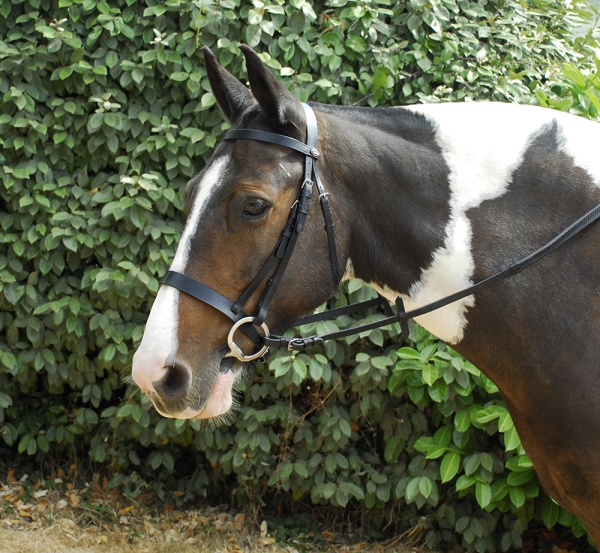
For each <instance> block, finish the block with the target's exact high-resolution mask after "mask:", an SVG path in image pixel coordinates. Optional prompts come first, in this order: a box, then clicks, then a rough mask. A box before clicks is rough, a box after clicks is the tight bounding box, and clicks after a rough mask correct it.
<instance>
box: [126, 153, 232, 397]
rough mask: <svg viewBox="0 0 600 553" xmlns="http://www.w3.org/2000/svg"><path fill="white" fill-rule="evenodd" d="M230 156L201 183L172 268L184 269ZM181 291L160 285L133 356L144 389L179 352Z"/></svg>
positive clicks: (218, 162)
mask: <svg viewBox="0 0 600 553" xmlns="http://www.w3.org/2000/svg"><path fill="white" fill-rule="evenodd" d="M228 162H229V156H225V157H222V158H219V159H218V160H216V161H215V162H214V163H213V164H212V165H211V166H210V167H209V168H208V169H207V171H206V173H205V174H204V176H203V177H202V181H201V182H200V183H199V184H198V187H199V190H198V192H197V194H196V197H195V198H194V204H193V206H192V209H191V210H190V214H189V216H188V219H187V221H186V224H185V228H184V230H183V235H182V236H181V240H180V242H179V246H178V247H177V252H176V253H175V259H174V260H173V263H172V265H171V270H172V271H177V272H185V268H186V265H187V261H188V258H189V253H190V248H191V244H192V240H193V237H194V236H195V234H196V232H197V231H198V227H199V225H200V220H201V218H202V215H203V214H204V212H205V210H206V206H207V205H208V202H209V200H210V198H211V196H212V195H213V193H214V191H215V190H216V189H217V188H218V186H219V185H220V184H221V182H222V177H223V172H224V170H225V167H226V166H227V163H228ZM178 303H179V290H177V289H175V288H173V287H172V286H161V287H160V289H159V291H158V294H157V296H156V299H155V300H154V305H153V306H152V310H151V311H150V316H149V317H148V322H147V323H146V329H145V330H144V336H143V338H142V343H141V344H140V347H139V348H138V350H137V351H136V352H135V355H134V356H133V367H132V371H131V376H132V377H133V380H134V381H135V383H136V384H137V385H138V386H139V387H140V388H141V389H142V390H144V391H149V390H152V389H153V385H152V383H153V382H157V381H159V380H161V378H163V376H164V375H165V373H166V367H169V366H170V365H171V364H172V363H173V359H175V356H176V354H177V348H178V339H177V327H178V317H177V312H178Z"/></svg>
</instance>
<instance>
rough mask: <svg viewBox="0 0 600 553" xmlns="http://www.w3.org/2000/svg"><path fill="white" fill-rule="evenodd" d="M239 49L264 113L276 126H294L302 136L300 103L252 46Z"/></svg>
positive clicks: (302, 120) (251, 87)
mask: <svg viewBox="0 0 600 553" xmlns="http://www.w3.org/2000/svg"><path fill="white" fill-rule="evenodd" d="M240 49H241V50H242V52H243V53H244V56H245V58H246V67H247V69H248V80H249V81H250V89H251V90H252V94H254V97H255V98H256V99H257V100H258V103H259V104H260V107H261V108H262V109H263V112H264V113H265V115H266V116H267V117H268V118H269V119H271V120H272V121H273V123H274V124H275V125H277V126H280V127H283V128H289V127H290V126H293V127H296V128H297V129H298V131H299V132H300V133H301V135H302V136H304V132H305V129H306V116H305V115H304V110H303V109H302V104H300V102H299V101H298V100H297V99H296V98H295V97H294V95H293V94H292V93H291V92H290V91H289V90H287V88H285V87H284V86H283V85H282V84H281V83H280V82H279V81H278V80H277V79H276V78H275V75H273V73H271V72H270V71H269V70H268V69H267V67H266V65H265V64H264V63H263V62H262V60H261V59H260V58H259V57H258V54H257V53H256V52H255V51H254V50H253V49H252V48H250V47H249V46H246V45H245V44H243V45H242V46H240Z"/></svg>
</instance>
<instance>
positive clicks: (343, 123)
mask: <svg viewBox="0 0 600 553" xmlns="http://www.w3.org/2000/svg"><path fill="white" fill-rule="evenodd" d="M317 109H318V110H319V112H320V113H319V115H320V121H319V123H320V125H319V126H320V133H321V136H322V139H323V140H322V145H321V148H322V150H323V161H324V163H323V169H322V173H323V176H324V180H325V182H326V183H328V186H329V185H330V186H331V190H332V196H333V200H334V202H335V204H334V205H335V206H336V209H337V210H338V220H339V226H340V227H341V232H340V234H341V235H342V236H344V240H346V241H347V244H345V248H344V250H345V251H346V252H347V254H348V260H349V261H350V263H351V267H352V275H353V276H355V277H357V278H360V279H362V280H364V281H365V282H369V283H373V284H376V285H378V286H379V287H381V288H387V289H390V290H394V291H395V292H398V293H407V292H408V290H409V288H410V287H411V285H413V284H414V283H415V282H417V281H418V279H419V277H420V275H421V274H422V271H423V270H424V269H425V268H426V267H427V266H429V265H430V264H431V261H432V256H433V252H434V251H435V250H436V249H438V248H439V247H441V246H442V245H443V243H444V236H445V228H446V224H447V221H448V218H449V214H450V210H449V189H448V184H447V181H446V179H445V175H446V174H447V167H446V165H445V162H444V159H443V157H442V155H441V152H440V150H439V147H438V146H437V144H436V142H435V138H434V132H433V128H432V127H431V125H429V124H428V123H427V121H426V120H425V119H424V118H423V117H422V116H420V115H418V114H415V113H412V112H410V111H408V110H403V109H369V108H331V107H327V106H318V108H317Z"/></svg>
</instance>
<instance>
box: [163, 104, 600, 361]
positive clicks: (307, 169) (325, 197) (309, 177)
mask: <svg viewBox="0 0 600 553" xmlns="http://www.w3.org/2000/svg"><path fill="white" fill-rule="evenodd" d="M302 107H303V108H304V112H305V114H306V143H303V142H300V141H299V140H296V139H294V138H291V137H289V136H285V135H281V134H276V133H270V132H264V131H258V130H251V129H232V130H229V131H227V132H226V133H225V135H224V136H223V140H240V139H241V140H258V141H261V142H267V143H271V144H276V145H278V146H284V147H286V148H289V149H292V150H295V151H297V152H299V153H301V154H303V155H304V179H303V182H302V185H301V187H300V191H299V193H298V197H297V199H296V201H295V202H294V204H293V206H292V208H291V210H290V215H289V217H288V220H287V223H286V225H285V227H284V229H283V232H282V233H281V236H280V238H279V241H278V243H277V245H276V246H275V249H274V250H273V253H271V255H270V257H269V258H268V259H267V261H266V262H265V263H264V265H263V266H262V268H261V269H260V271H259V272H258V273H257V275H256V276H255V277H254V279H253V280H252V282H251V283H250V284H249V285H248V287H247V288H246V290H245V291H244V292H243V293H242V295H241V296H240V297H239V298H238V299H237V300H236V301H235V302H232V301H230V300H229V299H228V298H226V297H225V296H223V295H221V294H219V293H218V292H217V291H215V290H213V289H212V288H210V287H208V286H206V285H205V284H202V283H201V282H199V281H197V280H195V279H192V278H190V277H188V276H185V275H183V274H181V273H177V272H175V271H169V272H167V274H166V276H165V278H164V279H163V281H162V283H161V284H168V285H169V286H173V287H174V288H177V289H178V290H181V291H182V292H185V293H186V294H188V295H190V296H192V297H194V298H196V299H198V300H200V301H202V302H204V303H206V304H208V305H210V306H212V307H213V308H215V309H216V310H217V311H220V312H221V313H223V314H224V315H225V316H226V317H228V318H229V319H230V320H231V321H232V322H233V326H232V327H231V330H230V331H229V334H228V336H227V345H228V346H229V353H227V355H226V357H235V358H237V359H238V360H240V361H242V362H249V361H253V360H255V359H259V358H263V357H265V356H266V355H267V353H268V351H269V349H270V348H286V349H288V350H289V351H303V350H306V349H309V348H312V347H314V346H317V345H320V344H322V343H323V342H324V341H326V340H333V339H336V338H344V337H347V336H351V335H354V334H359V333H361V332H366V331H370V330H374V329H377V328H381V327H384V326H388V325H391V324H395V323H400V328H401V331H402V333H403V334H404V335H405V336H407V337H408V333H409V329H408V321H409V320H411V319H413V318H415V317H419V316H421V315H425V314H427V313H430V312H432V311H435V310H437V309H440V308H441V307H445V306H446V305H449V304H451V303H454V302H456V301H458V300H460V299H463V298H465V297H467V296H470V295H472V294H475V293H476V292H479V291H480V290H482V289H484V288H487V287H488V286H491V285H493V284H496V283H497V282H499V281H501V280H503V279H505V278H509V277H511V276H514V275H516V274H517V273H519V272H521V271H522V270H523V269H526V268H528V267H529V266H531V265H533V264H534V263H536V262H537V261H539V260H540V259H542V258H543V257H544V256H546V255H547V254H549V253H550V252H552V251H554V250H555V249H556V248H558V247H559V246H561V245H562V244H564V243H565V242H566V241H567V240H569V239H570V238H572V237H573V236H575V235H576V234H577V233H578V232H580V231H582V230H583V229H584V228H586V227H587V226H589V225H591V224H592V223H593V222H594V221H596V220H598V219H599V218H600V205H597V206H596V207H595V208H593V209H592V210H590V211H589V212H587V213H586V214H585V215H583V216H582V217H580V218H579V219H578V220H577V221H575V222H574V223H573V224H571V225H570V226H569V227H567V228H566V229H565V230H563V231H562V232H561V233H560V234H558V235H557V236H556V237H554V238H553V239H552V240H551V241H550V242H548V243H547V244H545V245H544V246H542V247H541V248H539V249H538V250H536V251H535V252H533V253H532V254H530V255H528V256H527V257H524V258H523V259H521V260H519V261H517V262H516V263H514V264H512V265H510V266H509V267H506V268H505V269H503V270H501V271H499V272H498V273H496V274H494V275H492V276H490V277H488V278H486V279H484V280H482V281H480V282H478V283H477V284H474V285H473V286H470V287H468V288H465V289H464V290H461V291H459V292H456V293H454V294H451V295H449V296H446V297H445V298H442V299H440V300H438V301H435V302H433V303H430V304H428V305H425V306H423V307H419V308H417V309H414V310H412V311H408V312H407V311H406V310H405V308H404V302H403V300H402V298H401V297H400V296H398V297H397V298H396V300H395V304H396V310H395V311H394V309H393V308H392V304H391V303H390V302H388V300H387V299H385V298H384V297H383V296H381V295H378V297H377V298H375V299H372V300H368V301H364V302H360V303H356V304H352V305H347V306H345V307H339V308H337V309H331V310H328V311H324V312H322V313H317V314H314V315H308V316H306V317H302V318H300V319H298V320H297V321H295V322H294V323H293V324H292V327H293V328H295V327H298V326H302V325H305V324H309V323H314V322H318V321H323V320H326V319H333V318H335V317H339V316H341V315H347V314H350V313H356V312H359V311H364V310H366V309H370V308H373V307H381V308H382V309H383V310H384V312H385V314H386V317H385V318H383V319H380V320H377V321H374V322H372V323H367V324H362V325H358V326H354V327H351V328H347V329H343V330H339V331H336V332H331V333H329V334H322V335H315V336H309V337H306V338H289V337H286V336H276V335H272V334H271V333H270V332H269V328H268V326H267V325H266V323H265V319H266V317H267V312H268V309H269V306H270V305H271V301H272V300H273V296H274V295H275V292H276V291H277V288H278V287H279V284H280V283H281V280H282V278H283V275H284V273H285V270H286V268H287V266H288V263H289V261H290V259H291V257H292V253H293V251H294V248H295V245H296V242H297V240H298V237H299V236H300V234H301V233H302V231H303V230H304V226H305V222H306V217H307V216H308V213H309V208H310V202H311V198H312V196H313V186H316V188H317V191H318V193H319V199H320V204H321V211H322V214H323V219H324V221H325V230H326V232H327V240H328V244H329V257H330V261H331V274H332V278H333V284H334V286H335V287H336V288H337V286H338V283H339V281H340V278H341V275H340V271H339V261H338V255H337V248H336V242H335V226H334V223H333V216H332V214H331V202H330V199H329V193H328V192H327V191H326V190H325V188H324V186H323V184H322V182H321V179H320V178H319V174H318V172H317V163H316V162H317V160H318V159H319V156H320V153H319V150H318V149H317V142H318V129H317V120H316V117H315V114H314V112H313V110H312V108H311V107H310V106H308V104H302ZM271 274H272V276H271V277H270V278H268V277H269V275H271ZM267 278H268V280H267V283H266V285H265V287H264V290H263V292H262V294H261V297H260V299H259V302H258V305H257V307H256V309H255V311H254V314H253V315H252V316H250V315H247V314H246V313H245V312H244V311H243V307H244V306H245V304H246V303H247V302H248V300H249V299H250V297H251V296H252V295H253V294H254V293H255V292H256V290H258V288H259V287H260V286H261V285H262V283H263V282H264V281H265V280H266V279H267ZM238 329H239V330H240V331H242V332H243V333H244V334H246V336H247V337H248V338H250V339H251V340H252V341H253V342H254V344H255V345H256V348H257V351H256V353H254V354H252V355H246V354H244V352H243V351H242V349H241V348H240V347H239V345H238V344H237V343H236V342H235V333H236V331H237V330H238ZM257 329H260V330H261V331H262V332H259V331H258V330H257Z"/></svg>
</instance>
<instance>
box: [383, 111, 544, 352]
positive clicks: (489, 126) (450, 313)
mask: <svg viewBox="0 0 600 553" xmlns="http://www.w3.org/2000/svg"><path fill="white" fill-rule="evenodd" d="M407 109H410V110H411V111H414V112H417V113H421V114H422V115H424V116H425V117H426V118H427V119H428V120H429V121H430V122H431V123H432V124H433V125H434V126H435V127H436V141H437V144H438V145H439V147H440V149H441V151H442V155H443V156H444V159H445V161H446V163H447V164H448V167H449V169H450V175H449V183H450V193H451V197H450V221H449V223H448V225H447V227H446V237H445V242H444V245H443V246H442V247H441V248H439V249H438V250H436V251H435V252H434V254H433V260H432V262H431V265H430V266H429V267H428V268H427V269H425V270H424V271H423V273H422V274H421V278H420V279H419V281H418V282H416V283H415V284H414V285H413V286H412V287H411V289H410V291H409V293H408V295H407V296H404V295H403V296H402V299H403V300H404V302H405V306H406V309H407V311H410V310H412V309H416V308H419V307H422V306H424V305H427V304H429V303H431V302H433V301H436V300H438V299H441V298H443V297H445V296H447V295H449V294H452V293H454V292H458V291H460V290H463V289H464V288H467V287H469V286H471V285H472V284H473V282H472V276H473V271H474V261H473V255H472V252H471V239H472V230H471V224H470V221H469V219H468V217H467V211H468V210H469V209H472V208H474V207H477V206H479V205H481V203H482V202H484V201H485V200H490V199H493V198H498V197H499V196H502V195H503V194H504V193H505V192H506V191H507V189H508V185H509V183H510V178H511V175H512V173H513V171H514V170H515V169H516V168H517V167H518V166H519V164H520V163H521V162H522V159H523V155H524V153H525V151H526V149H527V147H528V146H529V142H530V139H531V137H532V136H533V135H534V134H535V132H536V131H538V130H540V129H541V128H542V127H543V126H544V125H546V124H548V123H549V122H550V121H552V119H554V118H555V113H554V112H551V111H549V110H544V109H541V108H535V107H531V106H515V105H507V104H496V103H465V104H434V105H422V106H410V107H409V108H407ZM380 292H381V293H382V295H384V296H385V297H386V298H388V299H392V300H393V299H395V297H396V296H397V295H398V294H397V293H396V292H394V291H392V290H389V289H383V290H380ZM474 304H475V299H474V298H473V296H469V297H467V298H464V299H462V300H459V301H457V302H454V303H452V304H450V305H447V306H446V307H443V308H441V309H438V310H436V311H434V312H432V313H429V314H427V315H422V316H421V317H417V318H416V319H415V320H416V321H417V322H418V323H419V324H421V325H422V326H423V327H425V328H426V329H427V330H429V331H430V332H431V333H432V334H435V335H436V336H437V337H438V338H440V339H442V340H444V341H445V342H447V343H449V344H456V343H458V342H460V341H461V340H462V338H463V337H464V331H465V328H466V326H467V316H466V314H467V309H468V308H469V307H472V306H473V305H474Z"/></svg>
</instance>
